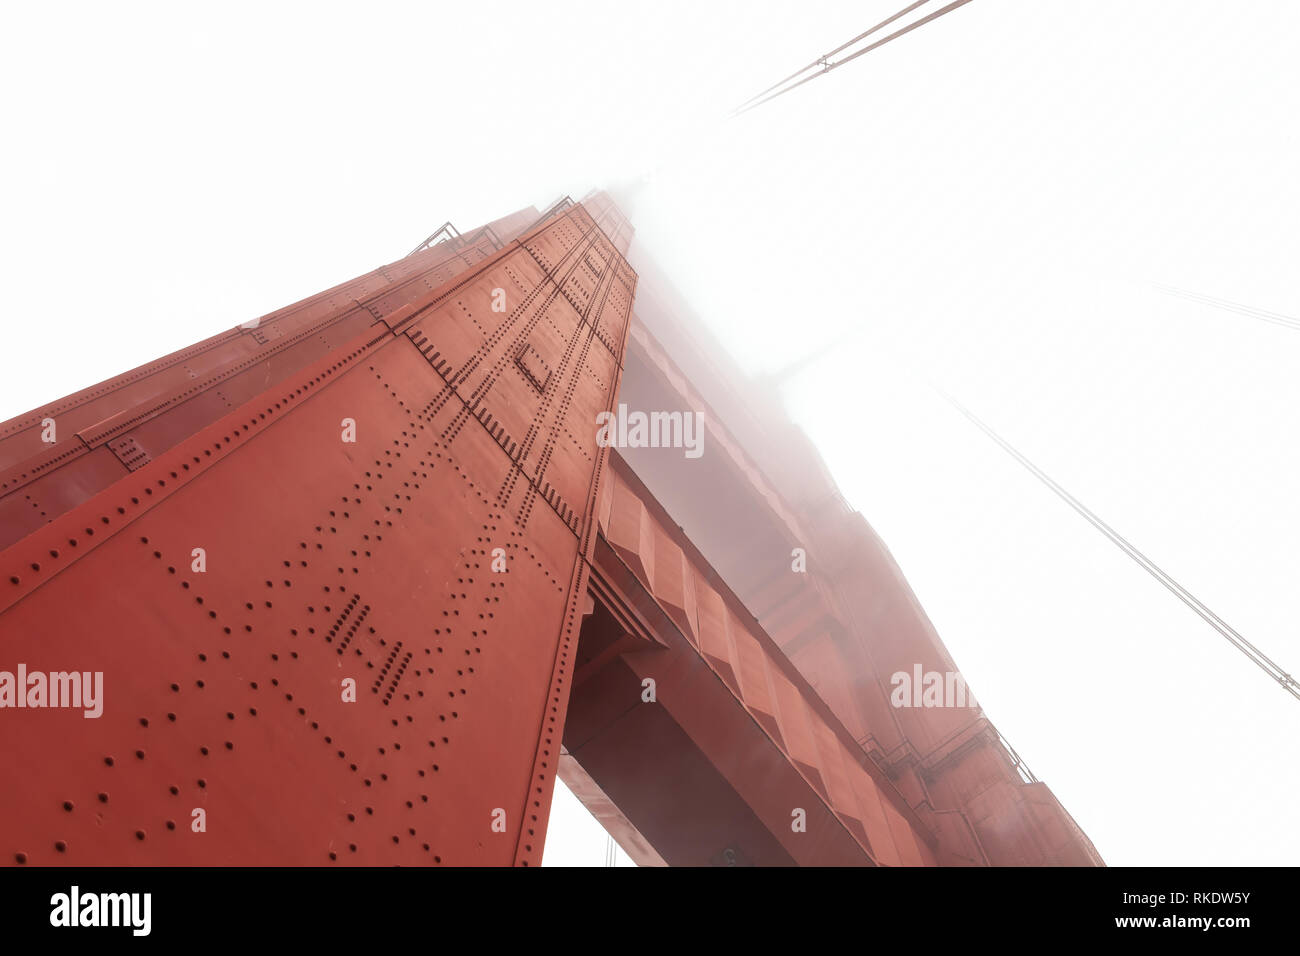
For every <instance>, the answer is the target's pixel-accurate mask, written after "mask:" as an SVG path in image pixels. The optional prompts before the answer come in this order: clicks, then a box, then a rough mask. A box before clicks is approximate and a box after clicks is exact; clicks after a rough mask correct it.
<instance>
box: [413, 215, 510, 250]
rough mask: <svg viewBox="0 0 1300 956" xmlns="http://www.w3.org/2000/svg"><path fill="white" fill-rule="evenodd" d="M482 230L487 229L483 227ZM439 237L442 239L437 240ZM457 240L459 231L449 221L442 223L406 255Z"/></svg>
mask: <svg viewBox="0 0 1300 956" xmlns="http://www.w3.org/2000/svg"><path fill="white" fill-rule="evenodd" d="M484 228H487V227H486V226H485V227H484ZM440 236H441V237H442V238H439V237H440ZM459 238H460V231H459V230H458V229H457V228H456V227H455V226H453V225H452V224H451V221H450V220H448V221H447V222H444V223H443V224H442V225H441V226H439V227H438V228H437V229H435V230H434V232H433V234H432V235H431V236H429V238H428V239H426V240H424V242H422V243H420V244H419V245H418V246H416V247H415V248H414V249H412V250H411V251H410V252H408V253H407V255H408V256H413V255H415V254H416V253H417V252H419V251H420V250H421V249H428V248H429V247H430V246H436V245H437V244H438V243H440V242H448V241H450V240H452V239H459ZM497 248H498V249H499V248H501V247H500V246H499V245H498V246H497Z"/></svg>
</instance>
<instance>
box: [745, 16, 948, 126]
mask: <svg viewBox="0 0 1300 956" xmlns="http://www.w3.org/2000/svg"><path fill="white" fill-rule="evenodd" d="M929 2H930V0H916V3H913V4H910V5H908V6H906V7H904V8H903V9H902V10H899V11H898V12H897V13H895V14H894V15H893V16H891V17H888V18H886V19H884V20H881V21H880V22H879V23H877V24H876V25H875V26H874V27H872V28H871V29H870V30H868V31H866V32H865V33H859V34H858V35H857V36H855V37H854V38H853V39H852V40H850V41H849V42H848V43H841V44H840V45H839V46H837V47H836V48H835V49H833V50H831V51H830V52H829V53H826V54H823V55H822V56H820V57H818V58H817V59H816V60H813V61H812V62H811V63H809V64H808V65H807V66H805V67H804V68H803V69H802V70H795V71H794V72H793V73H791V74H790V75H789V76H787V77H786V78H785V79H784V80H781V82H779V83H773V84H772V85H771V86H769V87H768V88H767V89H765V90H763V92H761V93H755V94H754V95H753V96H751V97H750V98H749V99H747V100H745V102H743V103H741V104H740V105H739V106H737V107H736V109H735V111H734V112H740V111H741V110H743V109H744V108H745V107H746V106H748V105H749V104H750V103H753V102H754V100H756V99H758V98H759V97H761V96H766V95H767V94H768V93H771V92H772V91H773V90H774V89H776V88H777V87H779V86H784V85H785V84H787V83H789V82H790V81H791V80H793V79H794V78H795V77H796V76H802V75H803V74H804V73H807V72H808V71H809V70H811V69H812V68H813V67H815V66H821V67H822V68H823V69H825V68H826V61H827V60H829V59H830V58H831V57H833V56H834V55H835V54H836V53H839V52H841V51H843V50H847V49H848V48H849V47H851V46H853V44H855V43H857V42H859V41H861V40H865V39H866V38H867V37H869V36H871V34H873V33H875V32H876V31H877V30H879V29H882V28H883V27H887V26H889V25H890V24H891V23H893V22H894V21H895V20H897V19H898V18H899V17H905V16H907V15H908V14H909V13H911V12H912V11H913V10H915V9H916V8H917V7H919V6H921V5H923V4H926V3H929Z"/></svg>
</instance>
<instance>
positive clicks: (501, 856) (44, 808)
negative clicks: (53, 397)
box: [0, 193, 1100, 866]
mask: <svg viewBox="0 0 1300 956" xmlns="http://www.w3.org/2000/svg"><path fill="white" fill-rule="evenodd" d="M444 235H446V236H447V237H448V238H446V239H445V240H444V241H440V242H437V243H436V244H435V245H433V246H431V247H428V248H423V249H421V250H418V251H417V252H416V253H413V254H412V255H411V256H408V257H407V258H406V259H403V260H400V261H399V262H396V263H393V264H391V265H389V266H385V267H383V268H381V269H377V270H375V271H373V272H371V273H368V274H367V275H365V276H361V277H359V278H357V279H354V280H352V281H350V282H347V283H343V284H342V285H340V286H336V287H335V288H333V289H330V290H327V291H325V292H323V293H320V294H319V295H316V296H312V297H310V298H308V299H305V300H303V301H302V302H300V303H297V304H295V305H293V306H289V307H288V308H286V309H282V310H279V311H277V312H275V313H272V314H271V315H269V316H264V317H262V319H261V320H259V321H257V322H254V323H249V325H248V327H241V328H238V329H233V330H230V331H228V332H225V333H222V334H220V335H218V336H214V337H213V338H211V339H207V340H205V341H203V342H200V343H198V344H196V345H194V346H191V347H190V348H188V349H184V350H182V351H180V352H177V353H174V354H172V355H169V356H165V357H163V358H161V359H159V360H158V361H156V362H153V363H151V364H149V365H147V366H143V367H141V368H139V369H136V370H133V371H131V372H128V373H125V374H124V375H121V376H118V377H117V378H115V379H111V380H109V381H107V382H104V383H101V384H100V385H97V386H94V387H92V388H90V389H86V390H84V391H82V392H79V393H77V394H75V395H72V396H69V397H67V398H65V399H63V400H61V401H59V402H55V403H52V404H50V405H48V406H45V407H43V408H40V409H36V410H34V411H33V412H30V413H28V414H27V415H23V416H20V417H19V418H17V419H15V420H13V421H11V422H8V423H5V424H3V425H0V548H4V550H3V551H0V672H3V671H6V670H10V671H13V670H16V669H17V668H18V666H19V665H24V666H25V667H26V668H27V669H28V670H29V671H39V672H54V671H73V670H75V671H77V672H90V673H94V672H102V674H103V676H104V694H103V706H104V709H103V715H102V716H101V717H98V718H89V719H88V718H86V717H84V716H82V712H81V711H80V710H73V709H45V708H23V709H9V708H4V709H0V722H3V728H4V743H3V749H4V756H5V759H6V765H7V767H8V768H10V771H11V772H10V773H9V775H8V777H7V778H6V779H5V781H4V783H3V785H0V853H3V854H5V857H4V859H6V860H7V861H13V862H19V863H25V862H30V863H42V864H51V863H62V862H67V863H193V864H213V863H217V864H222V863H305V864H326V865H328V864H331V863H362V864H381V863H382V864H389V863H406V864H438V863H453V864H510V863H513V864H518V865H532V864H536V863H537V862H538V861H539V860H540V856H541V849H542V845H543V841H544V839H545V832H546V823H547V816H548V811H549V806H550V798H551V791H552V787H553V784H554V779H555V776H556V773H557V772H559V773H560V774H561V775H563V777H564V778H565V779H566V780H567V781H570V782H571V784H572V786H573V788H574V791H575V793H577V795H578V796H579V798H580V799H581V800H583V801H584V802H585V803H586V804H587V805H588V806H589V807H590V808H591V809H592V810H593V812H594V813H596V814H597V816H598V818H599V819H600V820H601V821H602V822H603V823H604V824H605V825H606V826H607V827H608V828H609V830H610V832H611V833H613V834H614V835H615V836H616V837H617V838H618V840H619V842H620V843H621V844H622V845H623V846H624V848H625V849H627V850H628V851H629V852H630V853H632V855H633V857H634V859H636V860H637V861H638V862H641V863H644V864H649V865H660V864H663V863H665V862H666V863H670V864H686V865H709V864H713V865H745V864H792V863H798V864H821V865H828V864H829V865H873V864H876V865H894V866H897V865H930V864H935V863H943V864H962V863H966V864H969V863H976V864H981V863H1021V864H1023V863H1097V862H1100V858H1099V857H1098V856H1097V855H1096V852H1095V850H1093V849H1092V847H1091V844H1090V843H1088V841H1087V838H1086V837H1085V836H1084V835H1083V833H1082V831H1080V830H1079V829H1078V827H1077V826H1075V825H1074V822H1073V820H1072V819H1070V817H1069V814H1067V813H1066V812H1065V811H1064V809H1063V808H1062V807H1061V806H1060V804H1059V803H1058V802H1057V801H1056V799H1055V797H1054V796H1053V795H1052V794H1051V792H1050V791H1049V790H1048V789H1047V788H1046V787H1045V785H1043V784H1041V783H1038V782H1036V781H1030V782H1026V781H1025V780H1023V779H1021V775H1020V764H1019V761H1018V758H1015V757H1014V755H1013V754H1011V752H1010V751H1009V750H1008V749H1007V748H1006V747H1005V746H1004V745H1003V742H1002V740H1001V737H1000V735H999V734H998V733H997V731H996V729H994V728H993V727H992V725H991V724H989V723H988V721H987V720H986V719H985V718H984V717H983V715H982V713H981V712H979V710H978V708H977V707H958V708H948V709H942V710H938V711H934V710H916V711H908V712H906V713H904V712H900V711H898V710H896V709H894V708H891V707H890V706H889V705H888V701H887V698H888V694H887V692H886V690H885V683H884V682H885V679H886V678H887V675H888V674H889V673H890V672H891V671H892V670H895V669H899V668H904V667H906V668H910V667H912V666H913V664H920V665H923V666H924V667H926V668H927V669H928V668H939V669H954V670H955V664H953V662H952V660H951V657H950V656H949V655H948V653H947V651H946V649H945V648H944V647H943V644H942V642H941V641H940V640H939V638H938V636H937V634H935V633H934V630H933V628H932V627H931V626H930V625H929V622H928V620H926V619H925V617H924V614H923V612H921V610H920V607H919V605H918V604H917V602H916V600H915V597H914V596H913V595H912V594H911V592H910V590H909V589H908V588H907V585H906V582H905V580H904V579H903V577H902V574H901V572H900V571H899V570H898V568H897V567H896V566H895V565H894V563H893V562H892V559H891V558H890V557H889V555H888V552H887V551H885V549H884V547H883V545H881V544H880V542H879V541H878V539H876V538H875V536H874V534H873V533H871V531H870V529H869V528H868V527H867V526H866V524H865V522H864V521H862V519H861V517H860V516H857V515H855V514H853V513H852V512H851V511H850V510H849V509H848V508H847V506H845V505H844V504H843V502H842V500H841V499H840V498H839V496H838V492H837V491H836V489H835V487H834V483H833V481H832V480H831V479H830V477H829V475H828V474H827V473H826V471H825V469H824V467H823V466H821V464H820V459H819V457H818V456H817V454H816V451H815V449H813V448H812V447H811V445H810V444H809V443H808V442H807V439H806V438H804V437H803V435H802V433H801V432H799V431H798V429H797V428H795V427H794V426H793V425H791V424H790V423H789V422H788V421H787V420H785V418H784V416H783V414H782V413H781V412H780V410H779V408H778V407H776V406H774V405H773V404H772V403H771V401H770V398H769V396H768V395H767V394H766V393H765V392H764V391H763V390H762V389H761V388H756V387H755V386H754V384H753V383H750V382H748V380H746V379H745V377H744V376H743V375H740V374H739V373H738V372H737V371H736V370H735V369H733V368H731V367H730V366H729V363H728V360H727V359H726V356H725V354H724V353H723V352H722V351H721V350H720V349H718V348H717V347H716V346H714V345H712V344H710V343H708V342H707V341H706V342H705V343H704V344H703V345H702V346H701V344H700V343H699V342H698V341H696V339H695V338H694V337H693V334H692V332H691V331H688V330H689V329H690V328H691V327H692V326H693V325H694V323H693V322H692V320H691V318H690V314H689V309H688V307H686V306H685V304H684V303H682V302H681V301H680V299H678V298H677V297H676V295H675V293H674V292H673V291H672V289H671V286H670V285H669V284H668V283H667V281H666V279H664V278H663V277H661V276H659V275H658V274H657V273H655V272H654V269H653V265H652V263H649V261H648V259H646V257H645V255H644V252H643V251H641V250H633V249H632V238H633V230H632V228H631V225H630V223H629V222H628V221H627V219H626V217H624V216H623V214H622V212H621V211H620V210H619V209H618V207H617V206H616V205H615V203H614V202H613V201H612V200H611V198H610V197H609V196H607V195H605V194H603V193H596V194H593V195H591V196H588V197H587V198H586V200H584V202H583V203H580V204H574V203H573V202H572V201H571V200H569V199H568V198H567V197H565V199H563V200H561V201H560V202H558V203H556V204H554V205H553V206H552V207H550V208H548V210H547V212H546V213H542V214H539V213H538V212H537V211H536V210H535V209H528V210H521V211H519V212H517V213H514V214H512V215H510V216H507V217H505V218H503V219H500V220H497V221H495V222H493V223H490V224H488V226H485V227H481V228H479V229H476V230H468V231H467V232H465V233H464V234H459V235H456V234H453V233H452V232H451V231H450V230H448V231H446V232H445V233H444ZM629 255H630V256H631V257H632V259H633V260H634V261H637V262H638V265H639V264H640V263H641V262H643V261H644V262H645V263H646V266H647V269H645V270H641V269H640V268H639V269H638V271H642V272H643V273H644V272H649V274H650V275H651V276H652V277H653V278H652V281H650V282H649V283H647V282H646V281H645V280H644V276H643V278H642V279H641V280H640V281H638V277H637V275H636V274H635V273H634V272H633V269H632V267H631V266H630V265H629V263H628V256H629ZM634 299H635V302H636V305H637V311H638V315H637V316H636V317H634V316H633V315H632V309H633V302H634ZM696 331H698V329H696ZM616 396H617V401H619V402H627V403H630V404H631V405H633V407H637V408H641V409H645V410H658V411H669V410H678V411H691V410H701V411H704V412H705V422H706V437H705V443H706V447H707V449H708V452H707V454H705V455H703V456H702V457H700V458H699V459H698V460H691V459H688V458H686V457H684V456H683V454H682V451H681V450H680V449H655V450H653V452H652V451H651V450H646V449H640V450H638V449H626V450H624V451H623V452H622V453H621V454H618V455H612V454H611V452H610V450H609V449H607V448H603V447H600V446H599V445H598V444H597V442H596V423H597V415H598V414H599V413H600V412H602V411H609V410H611V409H613V408H614V407H615V404H616ZM50 419H52V420H53V422H54V425H55V431H56V435H54V436H53V437H55V438H56V440H55V441H53V442H46V441H44V440H43V438H45V437H47V435H48V425H49V421H48V420H50ZM350 438H354V439H355V440H348V439H350ZM792 546H799V547H805V548H807V551H808V556H809V561H810V563H811V567H810V569H809V573H806V574H792V573H791V571H790V564H789V556H790V552H791V548H792ZM195 549H202V558H203V561H204V562H205V566H204V567H203V568H202V569H200V568H199V567H198V565H197V564H196V561H197V559H196V554H198V552H196V550H195ZM751 612H752V613H751ZM349 679H350V680H354V681H355V682H356V691H357V692H356V700H355V702H353V701H350V700H348V699H346V696H347V695H346V693H345V691H346V687H345V683H344V682H345V681H346V680H349ZM648 681H649V682H653V686H654V687H655V690H656V693H655V695H654V696H653V699H646V697H645V689H646V687H647V682H648ZM3 693H4V688H3V677H2V676H0V699H2V695H3ZM195 811H203V813H204V814H205V823H206V830H205V831H203V832H196V831H195V830H194V829H193V828H192V825H191V824H192V821H193V819H194V814H195ZM799 815H802V826H792V823H794V818H795V817H798V816H799Z"/></svg>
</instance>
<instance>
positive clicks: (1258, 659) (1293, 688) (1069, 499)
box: [936, 389, 1300, 700]
mask: <svg viewBox="0 0 1300 956" xmlns="http://www.w3.org/2000/svg"><path fill="white" fill-rule="evenodd" d="M936 391H938V392H939V394H940V395H942V396H943V397H944V398H945V399H946V400H947V401H948V403H949V404H951V405H952V406H953V407H954V408H955V409H957V411H959V412H961V413H962V414H963V415H964V416H966V418H967V419H969V420H970V421H971V422H972V423H973V424H974V425H975V426H976V427H977V428H978V429H979V430H980V431H982V432H983V433H984V434H985V435H987V436H988V437H989V438H991V439H992V440H993V441H994V442H995V443H996V444H997V445H998V446H999V447H1000V448H1001V449H1002V450H1003V451H1005V452H1006V453H1007V454H1009V455H1010V456H1011V457H1012V458H1014V459H1015V460H1016V461H1017V462H1019V463H1020V464H1021V465H1022V466H1023V467H1024V468H1025V469H1026V470H1027V471H1028V472H1029V473H1030V474H1032V475H1033V476H1034V477H1035V478H1037V479H1038V480H1039V481H1041V482H1042V483H1043V484H1044V485H1046V486H1047V487H1048V488H1049V489H1050V490H1051V491H1052V492H1054V493H1055V494H1056V495H1057V497H1059V498H1060V499H1061V500H1063V501H1064V502H1065V503H1066V504H1068V505H1069V506H1070V507H1071V508H1073V509H1074V510H1075V511H1077V512H1078V513H1079V514H1080V515H1082V516H1083V518H1084V519H1085V520H1086V521H1087V522H1088V523H1089V524H1091V525H1092V526H1093V527H1094V528H1096V529H1097V530H1098V531H1100V532H1101V533H1102V534H1103V535H1105V536H1106V537H1107V538H1108V539H1109V540H1110V541H1111V543H1112V544H1114V545H1115V546H1116V547H1118V548H1119V549H1120V550H1121V551H1123V552H1124V553H1125V554H1127V555H1128V556H1129V557H1130V558H1132V559H1133V561H1134V562H1136V563H1137V565H1138V566H1139V567H1141V568H1142V569H1143V570H1144V571H1146V572H1147V573H1148V574H1150V575H1151V576H1152V577H1153V578H1155V579H1156V580H1157V581H1159V582H1160V583H1161V584H1162V585H1164V587H1165V588H1166V589H1168V590H1169V591H1170V592H1171V593H1172V594H1173V595H1174V596H1175V597H1177V598H1178V599H1179V600H1180V601H1182V602H1183V603H1184V604H1186V605H1187V606H1188V607H1189V608H1191V609H1192V610H1193V611H1194V612H1196V614H1197V616H1198V617H1200V618H1201V619H1202V620H1203V621H1205V622H1206V623H1207V624H1209V625H1210V626H1211V627H1212V628H1214V629H1215V630H1216V631H1218V632H1219V634H1220V635H1221V636H1222V637H1223V638H1224V639H1226V640H1227V641H1228V643H1230V644H1232V645H1233V646H1234V647H1235V648H1237V650H1239V651H1241V652H1242V653H1243V654H1245V655H1246V656H1247V657H1248V658H1250V660H1251V661H1252V662H1253V663H1254V664H1255V666H1256V667H1258V668H1260V669H1261V670H1262V671H1264V672H1265V673H1267V674H1268V675H1269V676H1270V677H1272V678H1273V679H1274V680H1275V681H1277V682H1278V683H1279V684H1280V685H1281V686H1282V689H1283V690H1285V691H1286V692H1287V693H1288V694H1290V695H1291V696H1292V697H1294V698H1296V699H1297V700H1300V683H1297V682H1296V680H1295V678H1293V677H1292V676H1291V675H1290V674H1289V673H1287V672H1286V671H1285V670H1283V669H1282V667H1281V666H1280V665H1278V664H1277V663H1276V662H1274V661H1273V660H1272V659H1270V658H1269V657H1268V656H1267V655H1266V654H1264V652H1263V651H1261V650H1260V649H1259V648H1257V647H1256V646H1255V645H1254V644H1252V643H1250V641H1248V640H1246V638H1244V637H1242V635H1241V634H1240V633H1238V632H1237V630H1236V629H1235V628H1233V627H1232V626H1231V625H1229V624H1228V623H1227V622H1225V621H1224V620H1223V618H1221V617H1219V616H1218V615H1217V614H1215V613H1214V612H1213V611H1211V610H1210V609H1209V608H1208V607H1206V606H1205V605H1204V604H1203V603H1202V602H1201V601H1200V599H1199V598H1197V597H1196V596H1195V595H1194V594H1192V593H1191V592H1190V591H1188V590H1187V589H1186V588H1184V587H1183V586H1182V585H1181V584H1179V583H1178V582H1177V581H1175V580H1174V579H1173V578H1172V577H1170V576H1169V575H1168V574H1167V573H1166V572H1165V571H1164V570H1162V569H1161V568H1160V567H1159V566H1158V565H1157V564H1156V563H1155V562H1154V561H1152V560H1151V559H1150V558H1148V557H1147V556H1146V555H1145V554H1143V553H1142V552H1141V551H1139V550H1138V549H1137V548H1136V547H1134V546H1133V545H1132V544H1131V543H1129V541H1128V540H1127V539H1125V538H1124V537H1123V536H1122V535H1120V534H1119V532H1117V531H1116V530H1115V529H1114V528H1112V527H1111V526H1110V525H1108V524H1106V522H1105V521H1103V520H1102V519H1101V518H1099V517H1098V516H1097V515H1096V514H1095V513H1093V512H1092V511H1091V510H1089V508H1088V507H1087V506H1086V505H1084V504H1083V503H1082V502H1081V501H1079V500H1078V499H1077V498H1075V497H1074V496H1073V495H1071V494H1070V493H1069V492H1068V491H1066V490H1065V489H1064V488H1062V487H1061V486H1060V485H1058V484H1057V483H1056V482H1055V481H1053V480H1052V479H1051V477H1050V476H1048V475H1047V473H1046V472H1044V471H1043V470H1042V469H1040V468H1039V467H1038V466H1037V465H1035V464H1034V463H1033V462H1032V461H1030V460H1029V459H1028V458H1026V457H1025V456H1024V455H1022V454H1021V453H1020V452H1019V451H1017V450H1016V448H1015V447H1014V446H1012V445H1011V443H1010V442H1008V441H1007V440H1006V439H1004V438H1003V437H1002V436H1001V435H999V434H998V433H997V432H995V431H994V430H993V429H992V428H990V427H989V426H988V425H986V424H985V423H984V422H982V421H981V420H980V419H979V418H977V417H976V416H975V414H974V413H973V412H971V411H970V410H969V409H967V408H966V407H965V406H964V405H962V404H961V403H960V402H959V401H957V400H956V399H955V398H953V397H952V396H951V395H949V394H948V393H946V392H944V391H943V390H942V389H936Z"/></svg>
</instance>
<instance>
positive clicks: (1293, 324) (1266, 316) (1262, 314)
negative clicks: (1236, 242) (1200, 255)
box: [1151, 282, 1300, 329]
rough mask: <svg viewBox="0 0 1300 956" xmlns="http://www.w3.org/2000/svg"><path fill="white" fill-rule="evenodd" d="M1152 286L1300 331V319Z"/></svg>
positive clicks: (1167, 292)
mask: <svg viewBox="0 0 1300 956" xmlns="http://www.w3.org/2000/svg"><path fill="white" fill-rule="evenodd" d="M1151 284H1152V286H1154V287H1155V288H1156V289H1158V290H1160V291H1161V292H1163V293H1164V294H1165V295H1176V296H1178V297H1179V298H1182V299H1190V300H1191V301H1192V302H1199V303H1201V304H1202V305H1210V306H1214V308H1216V309H1223V310H1224V311H1226V312H1235V313H1237V314H1238V315H1247V316H1250V317H1251V318H1252V319H1259V320H1260V321H1261V322H1271V323H1273V324H1274V325H1280V326H1282V327H1283V328H1288V329H1300V318H1295V317H1293V316H1290V315H1283V314H1282V313H1280V312H1270V311H1268V310H1267V309H1257V308H1255V307H1254V306H1250V305H1242V304H1241V303H1240V302H1230V301H1228V300H1227V299H1216V298H1214V296H1211V295H1202V294H1201V293H1199V292H1188V291H1187V290H1186V289H1177V288H1174V287H1173V286H1171V285H1161V284H1160V283H1158V282H1153V283H1151Z"/></svg>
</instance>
